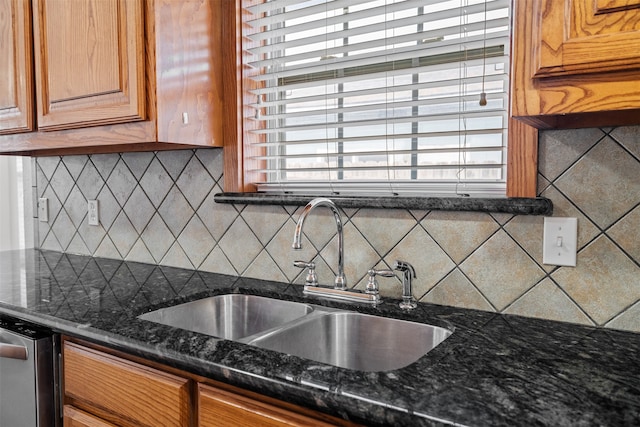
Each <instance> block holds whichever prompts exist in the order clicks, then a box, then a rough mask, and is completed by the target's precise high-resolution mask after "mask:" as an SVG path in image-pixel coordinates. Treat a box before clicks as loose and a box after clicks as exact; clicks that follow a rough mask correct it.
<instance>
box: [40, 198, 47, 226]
mask: <svg viewBox="0 0 640 427" xmlns="http://www.w3.org/2000/svg"><path fill="white" fill-rule="evenodd" d="M38 220H39V221H40V222H49V204H48V200H47V198H46V197H40V198H39V199H38Z"/></svg>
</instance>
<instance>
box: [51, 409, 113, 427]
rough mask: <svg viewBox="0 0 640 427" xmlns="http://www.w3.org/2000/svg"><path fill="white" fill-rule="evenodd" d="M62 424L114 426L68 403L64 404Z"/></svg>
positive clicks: (73, 426)
mask: <svg viewBox="0 0 640 427" xmlns="http://www.w3.org/2000/svg"><path fill="white" fill-rule="evenodd" d="M63 425H64V427H115V426H114V425H113V424H111V423H108V422H106V421H104V420H101V419H100V418H98V417H94V416H93V415H91V414H88V413H86V412H84V411H81V410H79V409H77V408H74V407H73V406H70V405H65V406H64V412H63Z"/></svg>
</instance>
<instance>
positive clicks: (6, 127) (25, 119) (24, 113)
mask: <svg viewBox="0 0 640 427" xmlns="http://www.w3.org/2000/svg"><path fill="white" fill-rule="evenodd" d="M32 57H33V46H32V41H31V2H30V0H0V58H2V62H1V64H3V65H0V135H1V134H6V133H17V132H28V131H31V130H33V129H34V98H33V73H32V71H31V62H32Z"/></svg>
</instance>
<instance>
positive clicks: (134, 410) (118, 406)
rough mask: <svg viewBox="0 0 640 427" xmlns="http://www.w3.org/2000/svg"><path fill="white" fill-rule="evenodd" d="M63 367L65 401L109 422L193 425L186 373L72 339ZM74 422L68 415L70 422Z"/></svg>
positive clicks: (153, 425)
mask: <svg viewBox="0 0 640 427" xmlns="http://www.w3.org/2000/svg"><path fill="white" fill-rule="evenodd" d="M63 369H64V393H65V396H64V401H65V403H66V404H70V405H71V406H73V407H75V408H77V409H80V410H84V411H85V412H89V413H91V414H93V415H95V416H98V417H99V418H101V419H103V420H104V421H106V422H112V423H114V424H116V425H122V426H149V427H157V426H190V425H191V413H192V411H191V408H192V401H191V390H190V387H191V381H190V380H189V379H187V378H181V377H179V376H177V375H173V374H168V373H166V372H163V371H161V370H158V369H155V368H150V367H148V366H144V365H141V364H139V363H135V362H131V361H129V360H125V359H122V358H120V357H116V356H113V355H110V354H106V353H104V352H102V351H98V350H95V349H92V348H88V347H85V346H82V345H79V344H76V343H72V342H68V341H65V343H64V347H63ZM65 418H66V416H65ZM72 425H74V424H67V423H66V420H65V426H72ZM79 425H82V424H79ZM90 425H91V424H90ZM107 425H108V424H107Z"/></svg>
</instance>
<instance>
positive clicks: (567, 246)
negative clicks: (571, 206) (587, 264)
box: [542, 217, 578, 267]
mask: <svg viewBox="0 0 640 427" xmlns="http://www.w3.org/2000/svg"><path fill="white" fill-rule="evenodd" d="M577 251H578V218H557V217H545V219H544V235H543V239H542V262H543V264H548V265H564V266H569V267H575V266H576V253H577Z"/></svg>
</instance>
